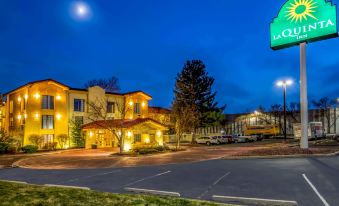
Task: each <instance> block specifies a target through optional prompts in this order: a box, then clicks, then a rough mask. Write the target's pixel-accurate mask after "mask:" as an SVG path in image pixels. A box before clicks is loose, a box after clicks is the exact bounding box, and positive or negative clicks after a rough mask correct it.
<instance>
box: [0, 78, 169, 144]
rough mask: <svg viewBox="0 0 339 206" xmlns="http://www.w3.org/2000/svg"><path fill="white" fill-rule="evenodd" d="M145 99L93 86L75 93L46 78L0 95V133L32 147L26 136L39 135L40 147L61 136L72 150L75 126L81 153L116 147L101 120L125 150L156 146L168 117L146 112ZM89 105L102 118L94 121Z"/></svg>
mask: <svg viewBox="0 0 339 206" xmlns="http://www.w3.org/2000/svg"><path fill="white" fill-rule="evenodd" d="M151 99H152V97H151V96H150V95H148V94H146V93H145V92H143V91H135V92H129V93H109V92H105V90H104V89H102V88H100V87H98V86H95V87H91V88H88V89H76V88H72V87H69V86H67V85H65V84H62V83H60V82H57V81H55V80H52V79H47V80H41V81H35V82H30V83H27V84H25V85H23V86H20V87H18V88H16V89H14V90H12V91H10V92H8V93H6V94H5V95H4V102H1V103H0V129H4V130H5V131H6V132H7V133H8V134H10V135H11V136H17V137H21V138H22V144H23V145H29V144H32V142H31V141H30V137H31V136H32V135H35V136H37V135H38V136H41V137H42V143H41V144H42V145H44V144H48V143H51V142H58V138H57V137H58V136H59V135H64V134H66V135H68V136H69V137H70V138H69V143H68V144H67V147H72V146H74V143H73V142H72V134H71V125H72V124H71V123H72V122H75V121H78V122H82V123H83V127H82V128H83V131H84V135H85V142H86V143H85V146H86V148H91V146H92V145H96V146H97V147H99V148H100V147H114V146H117V145H118V141H117V138H116V137H115V136H114V135H113V134H112V132H111V131H108V129H107V128H106V127H103V126H102V124H100V122H101V123H102V122H103V121H105V123H106V124H110V126H111V127H114V125H116V127H117V130H118V128H119V134H123V139H124V144H125V147H126V149H127V150H128V149H129V148H131V147H133V145H134V144H137V143H155V144H159V145H162V144H163V133H164V132H165V131H166V130H167V127H166V125H167V123H169V122H168V121H169V118H167V116H169V113H168V112H161V111H167V110H161V109H154V108H152V107H149V106H148V104H149V101H150V100H151ZM91 105H99V106H100V107H99V108H100V113H102V114H103V115H102V116H100V115H99V117H97V118H96V119H95V118H94V117H93V116H95V115H93V113H95V112H97V111H93V110H95V108H92V106H91ZM149 108H150V109H149ZM121 131H122V132H121ZM58 147H61V144H60V143H58Z"/></svg>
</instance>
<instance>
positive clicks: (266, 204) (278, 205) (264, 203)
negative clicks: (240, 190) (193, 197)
mask: <svg viewBox="0 0 339 206" xmlns="http://www.w3.org/2000/svg"><path fill="white" fill-rule="evenodd" d="M212 199H213V200H214V201H220V202H225V203H236V204H250V205H252V204H255V205H261V206H270V205H275V206H298V203H297V202H296V201H288V200H273V199H260V198H246V197H232V196H218V195H213V196H212Z"/></svg>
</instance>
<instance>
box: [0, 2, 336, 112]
mask: <svg viewBox="0 0 339 206" xmlns="http://www.w3.org/2000/svg"><path fill="white" fill-rule="evenodd" d="M74 2H75V1H72V0H29V1H26V0H1V1H0V92H2V93H4V92H7V91H8V90H11V89H13V88H15V87H17V86H19V85H22V84H24V83H27V82H28V81H34V80H39V79H45V78H54V79H56V80H58V81H60V82H63V83H65V84H68V85H70V86H73V87H82V86H83V84H84V83H85V82H86V81H87V80H89V79H92V78H104V77H110V76H112V75H114V76H117V77H118V78H119V80H120V86H121V88H122V91H123V92H125V91H132V90H144V91H146V92H147V93H150V94H151V95H152V96H153V100H152V102H151V104H152V105H156V106H163V107H169V106H170V105H171V102H172V99H173V87H174V82H175V77H176V74H177V73H178V72H179V71H180V70H181V69H182V66H183V64H184V62H185V61H186V60H188V59H201V60H202V61H204V63H205V64H206V66H207V70H208V72H209V74H210V75H212V76H213V77H215V86H214V89H215V90H216V91H217V92H218V95H217V100H218V102H219V103H220V104H227V105H228V107H227V110H226V112H227V113H236V112H245V111H253V110H254V109H255V108H256V107H257V106H259V105H263V106H265V107H269V105H271V104H273V103H281V102H282V90H281V89H280V88H276V86H275V81H277V80H279V79H280V78H282V77H289V78H293V79H294V80H295V84H294V86H292V87H290V88H289V89H288V100H290V101H298V98H299V90H298V87H299V85H298V79H299V49H298V47H294V48H290V49H286V50H281V51H275V52H274V51H272V50H271V49H270V47H269V23H270V22H271V20H272V18H273V17H274V16H276V15H277V13H278V10H279V8H280V7H281V6H282V4H283V3H284V2H285V0H274V1H272V0H264V1H253V0H242V1H230V0H170V1H169V0H168V1H164V0H120V1H116V0H83V1H82V2H84V3H86V4H88V6H89V7H90V15H89V16H88V18H87V19H78V18H75V17H74V12H73V11H72V5H73V4H74ZM333 2H334V3H338V0H336V1H333ZM307 52H308V55H307V57H308V62H307V63H308V77H309V79H308V82H309V98H310V100H311V99H315V98H321V97H323V96H329V97H332V98H335V97H339V83H338V79H339V38H338V39H331V40H328V41H322V42H317V43H313V44H310V45H308V51H307Z"/></svg>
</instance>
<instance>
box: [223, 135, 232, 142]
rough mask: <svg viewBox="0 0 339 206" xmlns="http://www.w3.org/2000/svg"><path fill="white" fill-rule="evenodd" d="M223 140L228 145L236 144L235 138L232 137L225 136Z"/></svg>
mask: <svg viewBox="0 0 339 206" xmlns="http://www.w3.org/2000/svg"><path fill="white" fill-rule="evenodd" d="M222 138H223V139H224V141H225V142H226V143H227V144H232V143H235V140H234V138H233V136H232V135H225V136H222Z"/></svg>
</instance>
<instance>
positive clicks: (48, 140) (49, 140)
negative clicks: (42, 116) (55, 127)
mask: <svg viewBox="0 0 339 206" xmlns="http://www.w3.org/2000/svg"><path fill="white" fill-rule="evenodd" d="M53 139H54V135H52V134H43V135H42V145H45V144H49V143H53V142H54V141H53Z"/></svg>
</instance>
